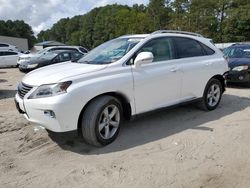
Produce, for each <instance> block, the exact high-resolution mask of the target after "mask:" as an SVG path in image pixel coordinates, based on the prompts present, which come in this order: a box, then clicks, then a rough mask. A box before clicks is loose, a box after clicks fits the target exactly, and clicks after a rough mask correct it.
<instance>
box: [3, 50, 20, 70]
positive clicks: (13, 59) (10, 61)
mask: <svg viewBox="0 0 250 188" xmlns="http://www.w3.org/2000/svg"><path fill="white" fill-rule="evenodd" d="M20 55H21V53H20V52H17V51H9V50H3V51H0V67H10V66H15V67H16V66H17V60H18V58H19V56H20Z"/></svg>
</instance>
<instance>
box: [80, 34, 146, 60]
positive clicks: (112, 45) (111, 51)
mask: <svg viewBox="0 0 250 188" xmlns="http://www.w3.org/2000/svg"><path fill="white" fill-rule="evenodd" d="M141 40H142V38H118V39H114V40H111V41H108V42H105V43H103V44H101V45H100V46H98V47H96V48H94V49H93V50H91V51H90V52H89V53H88V54H87V55H86V56H84V57H83V58H81V59H80V60H79V61H78V62H79V63H87V64H109V63H113V62H115V61H117V60H119V59H121V58H122V57H123V56H124V55H125V54H126V53H128V52H129V51H130V50H131V49H132V48H133V47H134V46H135V45H136V44H138V43H139V42H140V41H141Z"/></svg>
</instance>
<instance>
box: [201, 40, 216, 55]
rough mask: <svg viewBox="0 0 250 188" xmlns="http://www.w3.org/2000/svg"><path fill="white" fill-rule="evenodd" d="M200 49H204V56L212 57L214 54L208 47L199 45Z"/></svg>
mask: <svg viewBox="0 0 250 188" xmlns="http://www.w3.org/2000/svg"><path fill="white" fill-rule="evenodd" d="M201 46H202V48H203V49H204V51H205V53H206V55H213V54H214V53H215V51H214V50H212V49H211V48H209V47H208V46H206V45H205V44H202V43H201Z"/></svg>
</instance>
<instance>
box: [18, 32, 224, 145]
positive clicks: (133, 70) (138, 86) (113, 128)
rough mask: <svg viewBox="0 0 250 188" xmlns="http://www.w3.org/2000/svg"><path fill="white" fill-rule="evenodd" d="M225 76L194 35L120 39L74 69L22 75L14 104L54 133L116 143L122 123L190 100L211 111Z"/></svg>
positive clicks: (217, 58)
mask: <svg viewBox="0 0 250 188" xmlns="http://www.w3.org/2000/svg"><path fill="white" fill-rule="evenodd" d="M227 71H228V65H227V62H226V60H225V59H224V58H223V54H222V53H221V51H220V50H218V49H217V48H216V47H215V46H214V45H213V44H212V43H211V42H210V39H207V38H204V37H202V36H201V35H198V34H195V33H187V32H177V31H157V32H154V33H152V34H148V35H126V36H122V37H119V38H116V39H114V40H111V41H108V42H106V43H104V44H102V45H100V46H98V47H96V48H95V49H93V50H92V51H91V52H89V53H88V54H87V55H86V56H84V57H83V58H82V59H80V60H79V61H78V62H76V63H68V62H66V63H62V64H56V65H52V66H49V67H45V68H41V69H38V70H35V71H33V72H31V73H29V74H27V75H26V76H25V77H24V78H23V80H22V82H21V83H20V84H19V86H18V93H17V94H16V96H15V101H16V105H17V108H18V109H19V111H20V112H21V113H24V116H25V117H26V118H27V119H28V120H29V121H31V122H34V123H38V124H40V125H42V126H44V127H45V128H46V129H49V130H51V131H54V132H65V131H71V130H76V129H78V130H79V131H80V132H81V133H82V135H83V138H84V140H85V141H86V142H87V143H89V144H92V145H95V146H100V145H106V144H109V143H111V142H112V141H113V140H114V139H115V138H116V137H117V134H118V132H119V129H120V125H121V122H122V120H123V119H124V118H125V119H129V118H130V117H131V116H134V115H137V114H141V113H144V112H148V111H151V110H155V109H159V108H163V107H168V106H172V105H176V104H180V103H183V102H188V101H194V100H197V99H199V102H200V105H201V106H202V107H203V108H204V109H206V110H214V109H215V108H216V107H217V106H218V104H219V102H220V100H221V96H222V93H223V92H224V90H225V80H224V73H225V72H227Z"/></svg>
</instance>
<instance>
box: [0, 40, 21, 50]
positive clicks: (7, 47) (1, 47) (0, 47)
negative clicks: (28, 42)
mask: <svg viewBox="0 0 250 188" xmlns="http://www.w3.org/2000/svg"><path fill="white" fill-rule="evenodd" d="M0 51H18V48H17V47H16V46H13V45H11V44H7V43H2V42H0Z"/></svg>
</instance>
